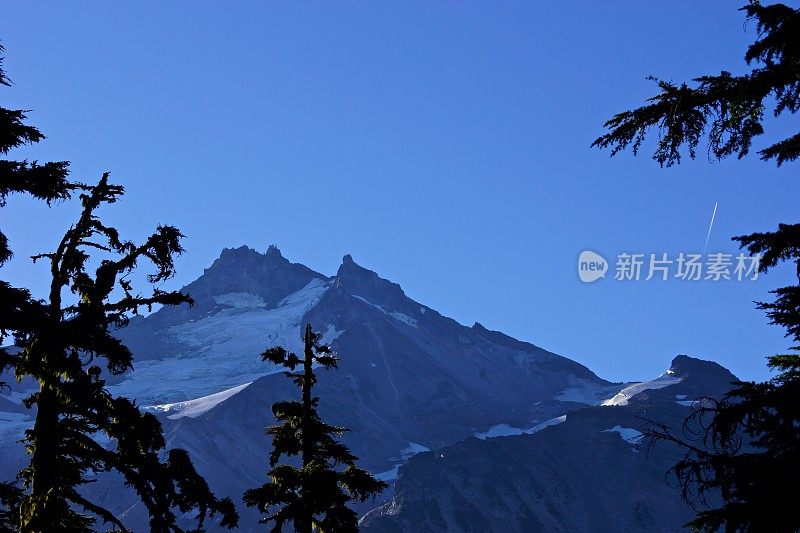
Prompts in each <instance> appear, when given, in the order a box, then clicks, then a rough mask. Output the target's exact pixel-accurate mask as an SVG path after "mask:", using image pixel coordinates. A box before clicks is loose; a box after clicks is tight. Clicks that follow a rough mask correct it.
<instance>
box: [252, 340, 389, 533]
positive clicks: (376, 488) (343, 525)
mask: <svg viewBox="0 0 800 533" xmlns="http://www.w3.org/2000/svg"><path fill="white" fill-rule="evenodd" d="M320 337H321V336H320V335H319V334H318V333H315V332H314V331H312V329H311V325H310V324H307V325H306V327H305V333H304V335H303V344H304V353H303V358H302V359H301V358H300V357H298V356H297V355H296V354H294V353H291V352H287V351H286V350H285V349H284V348H281V347H275V348H271V349H269V350H267V351H265V352H264V353H262V354H261V359H262V360H263V361H269V362H271V363H274V364H278V365H282V366H284V367H286V368H288V369H289V370H290V372H287V373H286V374H287V376H288V377H290V378H291V379H292V381H294V383H295V384H296V385H297V386H298V387H299V388H300V389H301V391H302V394H301V401H299V402H296V401H295V402H277V403H275V404H274V405H273V406H272V412H273V414H274V415H275V418H276V420H277V421H278V422H279V425H276V426H270V427H268V428H267V434H268V435H270V436H272V453H270V456H269V464H270V467H271V469H270V471H269V473H268V475H269V478H270V481H269V482H268V483H266V484H264V485H262V486H260V487H258V488H255V489H250V490H248V491H246V492H245V494H244V502H245V503H246V504H247V505H248V506H250V507H257V508H258V510H259V511H261V512H262V513H265V514H267V515H268V516H267V517H265V518H262V519H261V520H260V523H263V524H268V523H270V522H274V523H275V525H274V527H273V528H272V531H273V532H280V531H282V528H283V526H284V525H285V524H286V523H287V522H292V524H293V526H294V529H295V531H297V532H299V533H309V532H311V531H312V530H316V531H321V532H343V533H346V532H350V531H358V516H357V515H356V513H355V511H353V510H352V509H350V508H349V507H348V506H347V504H348V502H350V501H353V500H356V499H357V500H359V501H362V502H363V501H365V500H366V499H367V498H369V497H372V496H375V495H377V494H378V493H380V492H381V491H382V490H384V489H385V488H386V487H387V486H388V485H387V484H386V483H384V482H383V481H378V480H376V479H375V478H373V477H372V476H371V475H370V474H369V472H367V471H365V470H362V469H361V468H358V467H357V466H356V465H355V461H356V459H357V458H356V457H354V456H353V455H352V454H351V453H350V451H349V450H348V449H347V447H346V446H345V445H344V444H342V443H341V442H339V441H338V440H337V437H340V436H341V435H342V433H344V432H345V431H348V430H347V428H342V427H336V426H331V425H328V424H326V423H325V422H323V421H322V420H321V419H320V417H319V414H318V413H317V405H318V404H319V398H317V397H313V396H312V389H313V387H314V384H315V383H316V382H317V378H316V376H315V374H314V369H313V365H314V364H315V363H317V364H319V365H322V367H323V368H325V369H326V370H330V369H332V368H336V363H337V360H338V357H337V356H336V355H334V354H333V353H332V352H331V349H330V347H328V346H325V345H322V344H320ZM297 367H300V368H301V370H300V371H299V372H295V371H294V370H295V368H297ZM282 456H288V457H292V456H299V458H300V466H299V467H298V466H292V465H289V464H278V463H279V461H280V459H281V457H282Z"/></svg>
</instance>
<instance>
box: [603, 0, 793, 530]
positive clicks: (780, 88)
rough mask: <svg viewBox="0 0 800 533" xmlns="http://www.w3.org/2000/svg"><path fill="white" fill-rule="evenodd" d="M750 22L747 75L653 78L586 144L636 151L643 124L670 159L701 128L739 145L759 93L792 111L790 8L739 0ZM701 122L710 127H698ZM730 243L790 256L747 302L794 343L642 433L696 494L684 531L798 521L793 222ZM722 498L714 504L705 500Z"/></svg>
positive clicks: (739, 149)
mask: <svg viewBox="0 0 800 533" xmlns="http://www.w3.org/2000/svg"><path fill="white" fill-rule="evenodd" d="M741 9H742V11H744V12H745V13H746V14H747V16H748V18H749V19H752V20H755V22H756V28H757V30H758V33H759V36H758V39H757V40H756V41H755V42H754V43H753V44H752V45H751V46H750V47H749V48H748V50H747V53H746V55H745V60H746V61H747V63H748V64H751V63H756V64H757V65H758V66H757V67H756V68H754V69H753V70H752V71H751V72H750V73H749V74H747V75H743V76H732V75H731V74H730V73H728V72H722V73H721V74H720V75H718V76H703V77H700V78H697V79H696V80H695V81H696V82H697V84H698V85H697V87H695V88H689V87H688V85H687V84H682V85H680V86H677V85H674V84H672V83H666V82H661V81H659V87H660V88H661V91H662V92H661V94H659V95H657V96H655V97H653V98H651V99H649V100H648V102H650V104H649V105H646V106H644V107H640V108H638V109H635V110H633V111H626V112H623V113H619V114H617V115H615V116H614V117H613V118H612V119H611V120H609V121H608V122H607V123H606V127H607V128H609V129H610V130H611V131H610V132H609V133H607V134H606V135H603V136H602V137H600V138H598V139H597V140H595V141H594V143H593V146H599V147H603V148H606V147H610V148H611V149H612V152H611V153H612V155H614V154H616V153H618V152H619V151H621V150H624V149H626V148H628V147H631V148H632V150H633V152H634V154H635V153H637V151H638V149H639V147H640V146H641V143H642V142H643V140H644V138H645V136H646V134H647V132H648V131H649V130H650V128H651V127H652V126H656V127H658V135H659V142H658V147H657V149H656V152H655V154H654V156H653V158H654V159H655V160H656V161H658V163H659V164H661V165H662V166H663V165H666V166H671V165H673V164H675V163H680V160H681V156H680V149H681V148H684V147H685V148H687V149H688V151H689V155H690V156H691V157H694V156H695V150H696V147H697V145H698V143H699V140H700V137H701V136H702V135H703V134H704V133H705V131H706V130H707V129H708V130H709V132H708V136H709V150H710V152H711V153H713V154H714V156H716V157H717V158H724V157H727V156H730V155H733V154H736V155H737V156H738V157H739V158H741V157H743V156H745V155H747V153H748V152H749V149H750V145H751V143H752V140H753V138H754V137H756V136H758V135H760V134H762V133H763V132H764V129H763V125H762V119H763V116H764V111H765V107H766V102H772V103H773V105H774V108H773V114H774V115H775V116H779V115H781V114H782V113H784V112H787V111H788V112H789V113H790V114H795V113H796V112H797V111H798V109H799V108H800V10H797V9H792V8H790V7H787V6H785V5H783V4H774V5H769V6H762V5H760V4H759V3H758V2H751V3H750V4H749V5H747V6H745V7H743V8H741ZM709 125H710V128H709ZM759 154H760V156H761V159H763V160H772V159H774V160H775V162H776V163H777V164H778V165H781V164H783V163H784V162H787V161H794V160H795V159H797V157H798V155H800V134H798V135H795V136H793V137H790V138H788V139H785V140H783V141H780V142H778V143H776V144H774V145H772V146H769V147H767V148H765V149H763V150H761V151H759ZM733 240H735V241H738V242H739V244H740V247H741V248H745V249H747V250H748V251H749V252H750V254H752V255H756V254H758V255H761V257H762V259H761V263H760V267H759V268H760V271H761V272H766V271H768V270H769V269H771V268H774V267H776V266H778V265H779V264H781V263H783V262H790V263H791V262H794V263H795V269H796V272H797V276H798V285H792V286H789V287H783V288H780V289H777V290H775V291H772V294H774V295H775V296H776V297H775V300H774V301H773V302H761V303H758V307H759V308H760V309H763V310H765V311H766V312H767V316H768V317H769V319H770V322H771V323H772V324H775V325H778V326H781V327H783V328H785V329H786V336H787V337H790V338H791V339H792V340H793V342H794V343H795V345H794V346H793V347H792V348H790V350H789V351H790V353H788V354H779V355H773V356H771V357H769V358H768V365H769V367H770V368H771V369H773V370H774V371H775V372H776V375H775V377H774V378H772V379H771V380H769V381H767V382H764V383H755V382H740V383H736V384H735V387H734V388H733V390H731V391H730V392H729V393H728V394H726V395H725V396H724V397H723V398H722V399H721V400H719V401H717V400H714V399H711V398H702V399H700V401H699V403H698V405H697V407H695V408H694V409H693V411H692V413H691V415H690V416H689V417H688V418H687V420H686V422H685V423H684V428H683V429H684V432H683V435H676V434H675V433H674V432H673V430H672V429H671V428H669V427H667V426H666V425H663V424H656V425H655V426H654V427H653V428H652V430H651V431H650V432H649V435H650V437H651V438H652V439H654V442H658V441H668V442H672V443H674V444H676V445H678V446H680V447H682V448H683V449H684V450H685V451H686V454H685V456H684V458H683V459H682V460H681V461H680V462H679V463H678V464H677V465H676V466H675V467H674V468H673V472H674V473H675V474H676V475H677V477H678V478H679V480H680V481H681V484H682V489H683V496H684V499H685V500H686V501H687V502H689V503H690V504H692V505H695V504H701V506H702V509H701V508H700V507H696V508H697V509H698V511H699V512H698V514H697V516H696V518H695V519H694V520H693V521H692V522H690V523H689V524H687V525H688V526H690V527H692V528H693V529H695V530H701V531H716V530H719V529H725V530H726V531H770V532H784V531H786V532H789V531H792V532H794V531H798V530H800V513H798V512H797V509H796V508H795V507H794V506H795V504H796V502H795V500H796V496H795V493H796V491H795V490H793V487H794V485H796V483H797V479H798V478H800V353H799V352H800V224H793V225H787V224H780V225H779V226H778V229H777V231H774V232H768V233H754V234H751V235H742V236H738V237H734V238H733ZM720 496H721V498H722V502H721V504H720V505H719V506H715V505H716V503H717V502H718V498H719V497H720Z"/></svg>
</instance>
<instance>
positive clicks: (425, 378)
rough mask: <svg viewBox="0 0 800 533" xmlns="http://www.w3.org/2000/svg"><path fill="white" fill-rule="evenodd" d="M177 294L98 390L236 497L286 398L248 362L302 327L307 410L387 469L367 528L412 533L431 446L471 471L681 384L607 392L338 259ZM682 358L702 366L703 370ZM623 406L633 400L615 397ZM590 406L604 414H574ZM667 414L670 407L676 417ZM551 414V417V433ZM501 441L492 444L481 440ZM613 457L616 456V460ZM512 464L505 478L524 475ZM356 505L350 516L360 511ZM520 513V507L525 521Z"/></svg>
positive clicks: (270, 265)
mask: <svg viewBox="0 0 800 533" xmlns="http://www.w3.org/2000/svg"><path fill="white" fill-rule="evenodd" d="M184 290H185V291H186V292H188V293H189V294H191V296H192V297H193V298H194V300H195V306H193V307H188V306H183V307H179V308H163V309H161V310H159V311H157V312H155V313H153V314H151V315H149V316H147V317H144V318H136V319H133V320H131V322H130V324H129V326H128V327H127V328H125V329H123V330H121V331H120V332H119V336H120V337H121V338H122V339H123V341H124V342H125V343H126V344H127V345H128V346H129V347H131V349H132V350H133V352H134V355H135V364H134V370H133V371H131V372H129V373H127V374H126V375H124V376H120V377H116V378H114V379H111V380H109V388H110V390H111V391H112V392H113V393H114V394H119V395H125V396H129V397H133V398H135V399H136V400H137V401H138V403H139V404H140V405H141V406H143V407H144V408H145V409H148V410H150V411H152V412H153V413H155V414H156V415H157V416H158V417H159V418H160V419H161V421H162V423H163V425H164V429H165V434H166V436H167V439H168V445H169V446H170V447H180V448H184V449H186V450H188V451H189V452H190V454H191V455H192V458H193V460H194V462H195V464H196V465H197V468H198V469H199V470H200V472H201V473H203V475H204V476H205V477H206V478H207V480H208V481H209V484H210V485H211V487H212V488H213V489H214V490H215V491H216V492H217V493H218V494H224V495H230V496H232V497H233V499H234V500H236V501H240V499H241V494H242V492H243V491H244V490H245V489H246V488H249V487H252V486H255V485H258V484H260V483H262V482H263V480H264V477H265V473H266V470H267V453H268V450H269V447H270V443H269V441H268V439H267V437H266V436H265V434H264V427H265V426H266V425H268V424H270V423H272V421H273V420H272V415H271V410H270V407H271V405H272V403H274V402H276V401H279V400H285V399H289V398H294V397H296V396H297V391H296V389H295V387H294V385H293V384H292V383H291V382H290V381H289V380H287V379H286V378H285V376H284V375H283V373H282V371H281V369H279V368H275V367H274V366H271V365H269V364H266V363H263V362H262V361H261V360H260V358H259V356H258V355H259V354H260V353H261V352H262V351H263V350H264V349H266V348H268V347H271V346H275V345H281V346H284V347H286V348H287V349H289V350H293V351H300V350H301V342H300V332H301V327H302V326H303V325H304V324H305V323H307V322H310V323H311V324H312V325H313V327H314V329H315V330H317V331H320V332H322V333H323V334H324V337H323V341H324V342H326V343H329V344H331V345H332V347H333V348H334V350H335V351H336V352H337V353H338V354H339V355H340V356H341V361H340V365H339V369H338V370H336V371H331V372H320V373H319V383H318V385H317V387H316V391H315V392H316V393H317V394H318V395H319V396H320V397H321V402H320V413H321V415H322V416H323V417H324V419H325V420H326V421H328V422H330V423H332V424H335V425H342V426H345V427H349V428H351V431H350V432H349V433H347V434H346V435H345V437H344V440H345V443H346V444H347V445H348V446H349V447H350V449H351V450H352V451H353V453H354V454H355V455H356V456H358V457H359V458H360V461H359V463H360V464H361V465H362V466H363V467H365V468H367V469H369V470H371V471H372V472H374V473H376V474H377V475H378V476H379V477H380V478H381V479H385V480H387V481H390V482H394V481H395V479H397V478H398V473H402V475H400V478H399V479H397V486H396V489H395V490H396V492H395V493H392V491H391V490H390V491H387V493H386V494H385V495H384V496H383V497H382V500H379V501H377V502H374V503H373V504H372V505H371V506H372V507H375V506H378V505H380V504H382V503H383V502H384V501H386V502H388V503H387V505H390V506H394V507H393V509H395V510H399V512H398V513H394V514H392V513H391V512H388V511H387V510H386V509H387V508H386V507H385V506H383V507H380V509H378V510H376V511H374V512H373V513H370V515H369V516H368V517H367V518H366V519H365V524H366V527H370V528H381V527H387V528H389V530H392V529H391V528H400V529H401V530H408V531H414V530H417V529H416V527H417V525H419V524H417V523H416V522H414V520H410V521H409V520H407V519H406V514H404V513H408V512H412V513H413V512H415V511H413V509H415V505H416V504H414V502H420V501H425V500H424V498H423V499H422V500H420V499H419V498H418V497H417V496H414V494H416V493H415V490H417V488H419V490H422V489H423V488H424V487H426V486H429V485H430V483H431V482H430V481H429V480H426V479H427V478H425V476H424V475H423V476H422V477H421V478H419V479H417V477H416V474H412V473H413V472H415V471H417V469H418V468H419V467H417V466H416V465H418V464H423V463H421V462H424V461H429V460H430V459H429V457H432V456H435V454H436V453H440V451H444V453H446V454H447V456H448V457H449V456H450V453H451V452H450V450H451V449H452V450H456V451H457V450H460V449H462V448H463V449H465V450H472V451H465V452H464V456H465V457H467V456H470V455H471V454H474V453H478V452H479V451H480V454H481V455H480V460H479V461H478V463H476V465H477V464H481V465H484V466H485V467H486V468H491V465H492V464H493V463H492V459H491V458H492V457H495V458H497V459H498V460H499V459H502V457H503V456H504V454H505V453H511V450H505V449H504V448H503V447H504V446H510V444H509V442H517V441H520V442H527V441H529V440H532V439H533V440H536V439H542V438H543V436H545V435H550V434H554V433H556V432H558V433H561V432H563V431H564V429H563V428H572V427H573V426H574V425H575V424H577V422H576V421H577V420H581V418H580V417H584V416H589V417H590V418H591V417H592V416H594V415H585V414H580V415H576V414H574V413H584V412H590V413H591V412H597V413H603V416H607V415H606V413H610V412H613V411H617V410H618V409H621V411H620V412H622V411H626V410H630V409H633V407H632V406H633V405H638V403H637V402H638V399H640V398H641V397H642V394H645V395H646V396H647V395H648V394H649V395H651V396H652V397H653V398H655V397H656V396H657V395H658V394H660V392H659V391H662V392H663V391H667V389H670V393H671V392H672V390H671V387H675V386H681V387H684V388H686V387H688V386H689V385H688V384H689V383H695V381H694V380H687V379H684V377H682V376H681V375H678V374H674V373H673V374H669V373H667V374H665V375H663V376H661V377H660V378H657V379H656V380H652V381H650V382H645V383H644V384H620V383H610V382H608V381H606V380H603V379H601V378H599V377H598V376H596V375H595V374H594V373H593V372H591V371H590V370H589V369H587V368H586V367H584V366H583V365H580V364H579V363H576V362H575V361H572V360H570V359H568V358H565V357H562V356H559V355H556V354H554V353H552V352H549V351H547V350H545V349H542V348H540V347H538V346H535V345H533V344H530V343H527V342H522V341H519V340H517V339H514V338H512V337H509V336H507V335H505V334H503V333H501V332H498V331H490V330H488V329H486V328H485V327H484V326H482V325H481V324H475V325H473V326H472V327H467V326H464V325H461V324H459V323H457V322H456V321H454V320H452V319H450V318H447V317H445V316H442V315H441V314H440V313H438V312H436V311H435V310H433V309H431V308H430V307H427V306H425V305H424V304H420V303H418V302H416V301H414V300H412V299H411V298H409V297H408V296H406V295H405V293H404V292H403V290H402V288H401V287H400V286H399V285H397V284H395V283H392V282H390V281H388V280H385V279H383V278H381V277H379V276H378V275H377V274H376V273H375V272H372V271H370V270H368V269H366V268H363V267H362V266H359V265H358V264H357V263H356V262H355V261H354V260H353V258H352V257H351V256H349V255H347V256H345V257H344V258H343V260H342V263H341V266H340V267H339V269H338V271H337V272H336V274H335V275H334V276H326V275H323V274H321V273H318V272H315V271H313V270H311V269H309V268H307V267H305V266H303V265H301V264H298V263H292V262H290V261H289V260H287V259H286V258H284V257H283V256H282V255H281V253H280V251H279V250H278V249H277V248H276V247H275V246H270V247H269V248H268V249H267V251H266V252H265V253H263V254H262V253H259V252H257V251H255V250H252V249H250V248H247V247H240V248H234V249H225V250H223V252H222V253H221V255H220V257H219V258H218V259H216V260H215V261H214V263H213V264H212V265H211V266H210V267H209V268H207V269H206V270H205V271H204V273H203V275H202V276H200V277H199V278H198V279H197V280H195V281H194V282H192V283H190V284H189V285H187V286H186V287H185V288H184ZM676 361H679V360H678V359H676ZM691 361H695V360H691ZM692 364H695V363H691V362H690V361H689V360H688V358H687V360H686V361H684V364H682V365H681V364H679V365H677V367H676V368H678V367H679V368H683V369H684V370H681V372H687V375H689V374H692V375H694V374H695V373H696V370H690V369H689V368H690V367H691V365H692ZM696 364H699V365H700V366H701V367H702V368H705V366H703V365H704V364H705V363H696ZM673 366H674V367H675V366H676V365H675V363H674V364H673ZM691 368H693V367H691ZM720 369H721V367H720ZM723 370H724V369H723ZM676 372H677V370H676ZM712 374H713V373H712ZM714 376H716V377H714V379H713V380H711V381H712V382H713V383H714V385H713V387H712V385H711V382H709V385H708V386H706V383H704V382H703V381H702V380H700V381H697V383H696V386H695V388H694V389H691V390H689V389H686V391H687V392H686V395H687V397H688V398H694V397H696V396H699V395H701V394H703V393H704V391H708V390H711V393H717V392H718V390H717V389H718V388H720V387H721V388H724V381H725V379H728V378H727V377H719V376H718V375H717V374H714ZM709 379H710V378H709ZM714 380H716V381H714ZM718 382H719V383H718ZM717 385H719V387H717ZM30 387H31V384H30V383H28V384H26V383H22V384H15V385H14V387H13V388H12V390H11V391H4V392H3V393H2V395H0V410H2V411H3V412H2V413H0V439H2V441H3V454H2V455H1V456H0V474H2V475H4V476H6V477H7V476H9V475H11V473H12V472H14V471H15V470H16V469H18V468H19V466H20V464H22V462H23V460H24V457H23V456H22V451H21V449H20V448H19V446H18V445H16V446H13V445H12V443H13V441H14V440H15V438H18V436H19V434H20V432H21V431H22V429H24V427H27V426H28V425H30V414H29V413H27V412H26V411H25V410H24V409H22V408H21V407H20V399H21V397H22V396H23V395H24V394H25V392H26V390H29V389H30ZM709 387H711V388H709ZM714 387H716V388H714ZM712 389H713V390H712ZM682 390H683V389H682ZM664 393H665V394H666V392H664ZM633 398H636V399H637V402H634V401H628V400H629V399H631V400H632V399H633ZM653 401H655V400H653ZM664 402H665V405H666V404H668V403H669V402H668V401H667V400H664ZM601 403H607V404H611V405H616V406H618V407H615V408H614V409H608V408H607V407H599V406H598V407H589V408H587V405H592V406H595V405H599V404H601ZM673 405H674V407H675V412H676V413H679V412H681V413H682V412H684V411H685V409H686V407H684V406H680V405H678V404H674V402H673ZM587 409H588V410H587ZM565 415H566V422H563V423H559V422H561V421H562V419H563V417H564V416H565ZM622 422H625V423H629V422H626V421H624V420H622V421H621V422H620V423H622ZM578 425H579V426H580V425H581V424H578ZM587 427H588V426H587ZM624 427H628V426H624ZM584 430H585V429H584ZM576 431H577V430H576ZM515 435H516V436H515ZM501 436H506V437H503V438H492V437H501ZM606 436H608V435H606ZM476 437H477V438H476ZM480 439H484V440H480ZM555 445H556V444H554V446H555ZM473 448H474V449H473ZM484 448H485V449H484ZM626 449H627V448H626ZM429 450H435V452H430V453H429ZM445 450H446V451H445ZM553 450H554V451H556V450H558V448H557V447H555V448H553ZM564 450H565V454H564V458H563V460H564V461H569V460H570V457H572V455H571V453H566V452H567V451H569V450H570V449H569V448H566V447H565V448H564ZM577 451H580V450H577ZM473 452H474V453H473ZM609 453H610V452H609ZM627 455H629V454H623V455H622V456H620V457H624V458H625V459H624V460H625V461H631V460H632V459H631V458H627ZM457 456H459V455H456V457H457ZM508 457H509V461H508V462H507V464H506V465H505V467H504V468H507V469H512V470H514V469H515V464H514V462H513V461H512V460H511V459H512V458H514V457H516V456H514V455H513V454H512V455H509V456H508ZM577 457H578V456H576V460H577ZM636 457H639V456H638V455H637V456H636ZM537 459H541V457H538V458H537ZM620 460H623V459H620ZM406 462H408V463H407V465H406V466H402V465H403V464H405V463H406ZM634 462H635V461H634ZM576 464H577V463H576ZM630 464H631V465H633V464H634V463H630ZM462 466H463V465H462ZM657 466H658V467H659V468H660V467H661V466H663V465H662V464H661V463H658V465H657ZM498 468H499V467H498ZM422 469H423V470H427V469H426V468H424V467H423V468H422ZM434 470H435V469H430V471H429V472H428V473H430V474H433V472H434ZM518 470H519V472H518V474H519V475H522V474H523V472H525V471H526V470H525V469H523V468H519V469H518ZM664 470H666V467H665V468H664ZM498 471H499V470H498ZM454 472H455V471H454ZM424 473H425V472H423V474H424ZM531 473H533V472H531ZM415 479H416V481H411V480H415ZM646 480H647V482H648V483H653V484H655V483H656V482H655V481H654V478H653V479H651V478H646ZM661 482H662V484H663V476H662V479H661ZM450 483H451V484H452V483H454V481H451V482H450ZM430 486H432V487H433V486H435V484H434V485H430ZM440 488H441V487H438V488H437V489H436V490H439V489H440ZM89 490H90V491H91V492H92V493H93V496H94V497H98V498H100V499H101V500H103V501H104V503H105V504H106V505H108V506H109V507H110V508H112V509H114V510H116V511H117V512H118V513H120V514H121V515H123V516H125V519H126V521H127V522H128V523H129V524H131V525H132V526H133V528H134V529H135V530H137V531H138V530H145V529H146V526H145V525H144V524H146V520H145V516H144V511H143V509H141V506H140V505H137V504H136V499H135V498H134V497H133V496H132V495H130V494H128V493H127V492H126V491H125V490H124V489H123V488H121V487H120V484H119V481H118V480H115V479H104V480H101V482H100V483H96V484H94V486H93V487H91V488H90V489H89ZM431 490H433V489H431ZM442 490H443V492H442V494H447V491H444V489H442ZM653 490H656V489H655V488H654V489H653ZM671 494H673V498H672V500H671V501H676V502H678V501H679V494H674V493H671ZM475 497H476V498H478V499H475V500H473V501H471V503H472V505H474V506H476V507H477V508H478V509H482V508H484V507H485V501H483V500H481V499H480V498H483V497H488V496H487V495H486V494H484V493H480V492H476V493H475ZM398 498H400V499H398ZM369 509H370V506H369V505H364V506H359V508H358V510H359V511H360V512H362V513H366V512H367V511H369ZM241 512H242V525H243V527H242V530H244V531H247V530H250V529H252V530H253V531H256V530H258V528H257V527H256V526H255V522H256V520H257V515H256V514H255V513H254V512H253V511H252V510H250V509H246V508H242V509H241ZM442 512H443V513H444V512H445V511H442ZM535 512H536V511H535V509H533V508H532V507H531V513H534V516H538V515H535ZM445 514H446V513H445ZM487 520H489V518H487ZM542 523H543V524H545V523H546V522H542ZM445 524H447V526H448V527H449V526H456V525H457V524H456V523H455V522H450V523H448V522H445ZM504 524H505V523H504ZM426 527H427V526H426ZM408 528H411V529H408ZM212 529H213V525H212Z"/></svg>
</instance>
